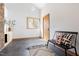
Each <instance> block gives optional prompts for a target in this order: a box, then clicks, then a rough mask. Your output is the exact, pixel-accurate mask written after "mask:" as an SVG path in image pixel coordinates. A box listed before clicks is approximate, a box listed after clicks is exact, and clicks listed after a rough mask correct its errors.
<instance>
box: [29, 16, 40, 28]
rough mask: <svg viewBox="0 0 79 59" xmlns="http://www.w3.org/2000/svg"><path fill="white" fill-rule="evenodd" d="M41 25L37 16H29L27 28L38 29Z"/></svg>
mask: <svg viewBox="0 0 79 59" xmlns="http://www.w3.org/2000/svg"><path fill="white" fill-rule="evenodd" d="M39 27H40V19H39V18H35V17H27V28H28V29H37V28H39Z"/></svg>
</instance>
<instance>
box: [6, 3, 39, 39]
mask: <svg viewBox="0 0 79 59" xmlns="http://www.w3.org/2000/svg"><path fill="white" fill-rule="evenodd" d="M6 7H7V9H8V18H10V19H12V20H15V21H16V22H15V26H14V29H13V38H26V37H30V36H32V37H39V36H40V28H39V29H27V25H26V24H27V21H26V19H27V17H37V18H40V10H39V9H38V8H36V7H35V6H34V5H33V4H31V3H26V4H25V3H7V4H6Z"/></svg>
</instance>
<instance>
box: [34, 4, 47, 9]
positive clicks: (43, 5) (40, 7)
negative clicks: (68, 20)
mask: <svg viewBox="0 0 79 59" xmlns="http://www.w3.org/2000/svg"><path fill="white" fill-rule="evenodd" d="M33 4H34V5H35V6H36V7H37V8H39V9H42V8H43V7H45V6H46V4H47V3H33Z"/></svg>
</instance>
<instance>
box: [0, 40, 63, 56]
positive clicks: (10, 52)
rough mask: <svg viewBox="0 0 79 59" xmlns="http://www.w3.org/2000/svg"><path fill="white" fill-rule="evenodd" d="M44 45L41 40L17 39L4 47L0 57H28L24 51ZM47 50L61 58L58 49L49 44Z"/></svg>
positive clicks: (60, 52) (61, 53)
mask: <svg viewBox="0 0 79 59" xmlns="http://www.w3.org/2000/svg"><path fill="white" fill-rule="evenodd" d="M41 44H43V45H45V44H46V42H45V41H43V39H19V40H13V41H12V42H11V43H10V44H9V45H8V46H7V47H5V48H4V49H3V50H2V51H1V52H0V56H29V55H30V54H29V51H28V50H27V49H26V48H28V47H31V46H35V45H41ZM49 48H50V49H51V50H52V51H54V53H55V54H56V56H57V55H60V56H63V55H64V53H63V52H62V51H60V50H59V49H57V48H55V47H54V46H53V45H50V44H49Z"/></svg>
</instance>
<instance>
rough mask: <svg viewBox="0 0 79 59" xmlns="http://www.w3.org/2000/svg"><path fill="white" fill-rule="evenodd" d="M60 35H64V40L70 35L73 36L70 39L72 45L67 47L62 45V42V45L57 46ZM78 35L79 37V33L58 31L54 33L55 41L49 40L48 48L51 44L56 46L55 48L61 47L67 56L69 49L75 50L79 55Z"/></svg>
mask: <svg viewBox="0 0 79 59" xmlns="http://www.w3.org/2000/svg"><path fill="white" fill-rule="evenodd" d="M58 33H62V38H63V36H66V37H67V36H68V34H69V35H70V34H72V36H71V38H70V42H71V44H69V45H65V44H62V42H61V43H60V44H57V43H56V40H57V38H56V37H57V34H58ZM77 35H78V32H70V31H56V32H55V33H54V36H53V39H52V40H48V42H47V46H48V44H49V42H51V43H53V44H54V46H55V45H57V46H59V47H61V48H63V49H65V55H67V50H68V49H72V48H74V50H75V55H78V54H77V50H76V40H77Z"/></svg>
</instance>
